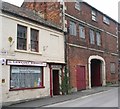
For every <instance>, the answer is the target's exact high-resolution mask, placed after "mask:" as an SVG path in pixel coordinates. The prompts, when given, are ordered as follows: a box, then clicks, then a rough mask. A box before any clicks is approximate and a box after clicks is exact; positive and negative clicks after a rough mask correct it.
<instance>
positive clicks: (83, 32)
mask: <svg viewBox="0 0 120 109" xmlns="http://www.w3.org/2000/svg"><path fill="white" fill-rule="evenodd" d="M79 35H80V38H83V39H85V27H84V26H82V25H79Z"/></svg>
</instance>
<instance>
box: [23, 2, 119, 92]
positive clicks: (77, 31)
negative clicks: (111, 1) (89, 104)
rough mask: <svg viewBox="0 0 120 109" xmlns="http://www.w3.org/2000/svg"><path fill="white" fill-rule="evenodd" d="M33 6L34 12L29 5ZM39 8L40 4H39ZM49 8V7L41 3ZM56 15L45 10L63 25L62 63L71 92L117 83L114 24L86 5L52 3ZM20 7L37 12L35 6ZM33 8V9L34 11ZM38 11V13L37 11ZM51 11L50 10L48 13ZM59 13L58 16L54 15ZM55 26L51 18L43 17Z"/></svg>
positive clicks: (84, 3)
mask: <svg viewBox="0 0 120 109" xmlns="http://www.w3.org/2000/svg"><path fill="white" fill-rule="evenodd" d="M31 4H32V5H33V6H34V9H33V8H32V7H31V6H30V5H31ZM42 4H43V3H42ZM45 4H48V5H49V4H50V3H47V2H46V3H45ZM53 4H54V6H56V5H58V4H59V6H56V7H61V8H62V11H61V8H57V10H59V11H57V12H56V11H55V10H54V8H50V7H47V6H46V10H48V11H47V12H45V11H44V12H45V13H44V15H46V14H48V13H52V15H55V18H57V19H61V15H62V19H61V20H57V24H61V21H62V23H63V25H62V27H63V29H64V31H65V32H66V34H65V42H66V43H65V44H66V50H65V52H66V63H67V68H68V72H69V76H70V84H71V86H72V87H73V91H77V90H82V89H86V88H92V87H94V86H104V85H106V84H107V83H116V82H117V80H118V36H117V24H118V23H117V22H116V21H115V20H113V19H112V18H110V17H109V16H107V15H106V14H104V13H102V12H100V11H99V10H97V9H96V8H94V7H92V6H90V5H89V4H88V3H86V2H79V0H78V1H77V0H76V1H75V2H62V3H58V2H57V3H56V2H54V3H53ZM23 6H24V7H26V8H29V9H33V10H35V11H36V12H40V10H41V7H40V8H38V7H37V6H38V5H37V3H34V2H33V3H23ZM36 7H37V8H36ZM37 9H38V10H37ZM50 9H51V10H50ZM58 13H59V14H58ZM45 19H46V20H50V21H52V22H54V23H56V20H55V19H53V16H51V15H50V16H49V14H48V17H45Z"/></svg>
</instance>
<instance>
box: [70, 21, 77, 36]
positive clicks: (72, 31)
mask: <svg viewBox="0 0 120 109" xmlns="http://www.w3.org/2000/svg"><path fill="white" fill-rule="evenodd" d="M70 35H73V36H76V23H75V22H72V21H70Z"/></svg>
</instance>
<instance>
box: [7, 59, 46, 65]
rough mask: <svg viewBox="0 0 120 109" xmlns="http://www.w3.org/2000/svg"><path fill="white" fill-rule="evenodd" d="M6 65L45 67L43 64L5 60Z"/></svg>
mask: <svg viewBox="0 0 120 109" xmlns="http://www.w3.org/2000/svg"><path fill="white" fill-rule="evenodd" d="M7 65H27V66H43V67H45V66H47V63H45V62H37V61H18V60H7Z"/></svg>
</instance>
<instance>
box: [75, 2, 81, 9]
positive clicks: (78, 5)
mask: <svg viewBox="0 0 120 109" xmlns="http://www.w3.org/2000/svg"><path fill="white" fill-rule="evenodd" d="M75 9H77V10H79V11H80V2H79V1H78V0H75Z"/></svg>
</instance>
